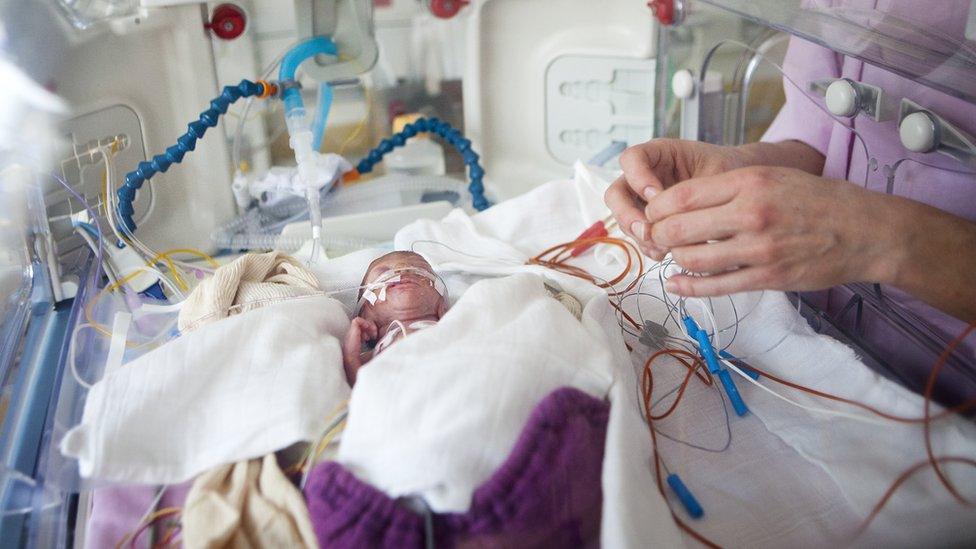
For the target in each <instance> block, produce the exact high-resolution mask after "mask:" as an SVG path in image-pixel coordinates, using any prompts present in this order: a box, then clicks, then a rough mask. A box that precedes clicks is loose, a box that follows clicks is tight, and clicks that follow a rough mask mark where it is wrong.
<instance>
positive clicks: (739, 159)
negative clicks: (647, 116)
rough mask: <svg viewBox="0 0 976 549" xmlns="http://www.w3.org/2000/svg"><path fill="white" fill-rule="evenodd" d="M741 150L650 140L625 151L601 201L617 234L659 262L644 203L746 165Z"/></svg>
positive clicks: (694, 143)
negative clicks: (670, 189)
mask: <svg viewBox="0 0 976 549" xmlns="http://www.w3.org/2000/svg"><path fill="white" fill-rule="evenodd" d="M746 156H747V155H745V154H744V153H743V151H742V150H741V149H738V148H734V147H719V146H717V145H711V144H708V143H702V142H699V141H685V140H681V139H654V140H651V141H648V142H647V143H643V144H641V145H636V146H633V147H630V148H628V149H627V150H625V151H624V152H623V154H621V155H620V167H621V168H622V169H623V171H624V174H623V175H622V176H620V178H618V179H617V180H616V181H615V182H614V183H613V184H612V185H610V188H608V189H607V192H606V194H605V195H604V200H605V201H606V203H607V206H608V207H609V208H610V211H611V212H612V213H613V216H614V217H615V218H616V219H617V222H618V223H619V224H620V227H621V230H622V231H623V232H624V233H625V234H627V235H629V236H630V237H632V238H633V239H634V240H636V241H637V244H638V245H639V246H640V247H641V249H642V250H643V251H644V253H646V254H647V255H649V256H651V257H653V258H654V259H657V260H660V259H662V258H663V257H664V250H663V249H662V248H660V247H659V246H655V245H654V243H653V242H651V241H650V225H649V224H648V223H647V219H645V218H644V207H645V206H646V205H647V202H648V201H650V200H651V199H652V198H653V197H654V196H656V195H657V194H658V193H660V192H661V191H663V190H664V189H666V188H668V187H670V186H672V185H674V184H676V183H679V182H681V181H684V180H686V179H691V178H694V177H703V176H709V175H716V174H720V173H723V172H726V171H729V170H733V169H736V168H741V167H743V166H745V165H746V162H747V160H746Z"/></svg>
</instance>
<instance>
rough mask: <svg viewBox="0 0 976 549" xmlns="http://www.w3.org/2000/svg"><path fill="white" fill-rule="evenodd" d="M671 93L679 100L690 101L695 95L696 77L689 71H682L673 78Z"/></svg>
mask: <svg viewBox="0 0 976 549" xmlns="http://www.w3.org/2000/svg"><path fill="white" fill-rule="evenodd" d="M671 91H672V92H674V95H675V97H677V98H678V99H688V98H689V97H691V96H692V95H694V93H695V75H693V74H692V73H691V71H690V70H688V69H681V70H680V71H678V72H676V73H674V76H672V77H671Z"/></svg>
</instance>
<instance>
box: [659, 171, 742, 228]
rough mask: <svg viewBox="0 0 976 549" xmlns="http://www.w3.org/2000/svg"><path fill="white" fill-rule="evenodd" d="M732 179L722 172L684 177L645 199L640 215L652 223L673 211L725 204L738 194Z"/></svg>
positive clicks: (676, 212) (679, 211)
mask: <svg viewBox="0 0 976 549" xmlns="http://www.w3.org/2000/svg"><path fill="white" fill-rule="evenodd" d="M735 181H736V180H735V179H734V178H730V177H729V176H727V175H725V174H720V175H712V176H708V177H699V178H694V179H686V180H684V181H682V182H681V183H678V184H677V185H674V186H672V187H669V188H668V189H667V190H665V191H663V192H661V193H660V194H658V195H657V196H655V197H654V199H653V200H651V201H649V202H648V203H647V207H646V208H644V216H645V217H646V219H647V221H648V222H649V223H652V224H653V223H657V222H658V221H660V220H662V219H664V218H666V217H668V216H672V215H675V214H679V213H684V212H690V211H692V210H700V209H702V208H708V207H712V206H720V205H722V204H726V203H728V202H730V201H731V200H732V199H733V198H735V196H736V194H738V186H737V185H736V184H735Z"/></svg>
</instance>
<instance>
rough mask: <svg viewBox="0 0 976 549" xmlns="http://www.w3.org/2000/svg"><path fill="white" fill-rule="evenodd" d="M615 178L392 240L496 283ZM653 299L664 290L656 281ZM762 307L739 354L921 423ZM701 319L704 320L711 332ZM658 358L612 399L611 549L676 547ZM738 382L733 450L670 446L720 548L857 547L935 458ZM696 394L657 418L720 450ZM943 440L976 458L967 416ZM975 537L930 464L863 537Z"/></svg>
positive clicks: (875, 429)
mask: <svg viewBox="0 0 976 549" xmlns="http://www.w3.org/2000/svg"><path fill="white" fill-rule="evenodd" d="M611 180H612V177H609V176H607V175H606V174H601V173H597V172H594V171H592V170H590V169H587V168H585V167H583V166H579V165H578V166H577V170H576V177H575V179H574V180H573V181H561V182H553V183H549V184H546V185H544V186H542V187H539V188H537V189H535V190H533V191H531V192H529V193H527V194H525V195H523V196H521V197H519V198H516V199H513V200H509V201H507V202H505V203H502V204H499V205H497V206H495V207H492V208H491V209H489V210H488V211H486V212H484V213H482V214H479V215H477V216H475V217H468V216H466V215H464V214H463V213H462V212H460V211H455V212H453V213H452V214H451V215H449V216H448V217H447V218H446V219H444V220H442V221H441V222H430V221H420V222H417V223H414V224H412V225H410V226H408V227H406V228H404V229H403V230H402V231H401V232H400V233H398V235H397V239H396V242H395V246H396V248H397V249H415V250H416V251H419V252H422V253H423V254H424V255H425V256H427V257H428V259H429V260H431V262H432V263H433V264H434V266H435V267H436V268H438V269H441V270H448V271H454V272H458V273H480V274H486V275H500V274H505V273H511V272H518V271H521V270H524V269H525V267H521V266H520V264H522V263H524V261H525V260H526V259H528V258H529V257H531V256H532V255H535V254H536V253H538V252H539V251H541V250H543V249H544V248H546V247H548V246H551V245H553V244H555V243H558V242H564V241H568V240H572V239H573V238H575V237H576V235H578V234H579V232H581V231H582V230H583V229H584V228H586V227H587V226H588V225H589V224H590V223H592V222H593V221H595V220H596V219H600V218H602V217H603V216H605V215H606V213H607V212H606V209H605V207H604V206H603V203H602V193H603V190H604V189H605V187H606V185H607V183H608V182H609V181H611ZM427 241H437V242H439V243H441V244H431V243H429V242H427ZM614 260H615V258H614V256H613V255H612V254H606V255H600V254H584V256H582V257H580V258H579V263H578V264H580V265H582V266H584V267H586V268H588V269H590V270H591V271H592V272H596V273H602V274H609V273H611V272H613V271H615V270H617V269H619V264H608V262H613V261H614ZM642 291H646V292H652V293H654V294H655V295H657V296H660V295H661V291H660V287H659V286H658V287H655V285H654V284H648V285H646V286H645V287H643V288H642ZM758 297H759V296H758V295H757V294H749V295H743V296H737V297H736V299H737V303H738V313H739V315H740V317H741V318H742V322H741V324H740V327H739V330H738V332H737V335H736V340H735V344H734V345H733V347H732V349H731V350H732V352H733V353H735V354H738V355H741V356H743V357H746V356H748V357H751V358H750V361H751V362H753V363H754V364H755V365H756V366H757V367H760V368H764V369H768V370H769V371H771V372H776V373H778V374H779V375H781V376H782V377H785V378H787V379H790V380H794V381H797V382H799V383H803V384H806V385H808V386H811V387H814V388H817V389H820V390H824V391H829V392H833V393H836V394H839V395H843V396H847V397H850V398H855V399H858V400H861V401H864V402H866V403H868V404H872V405H874V406H876V407H878V408H881V409H883V410H886V411H889V412H892V413H895V414H900V415H903V416H909V417H912V416H914V417H918V416H920V415H921V410H922V406H921V398H920V397H919V396H918V395H915V394H911V393H909V392H908V391H906V390H904V389H902V388H901V387H900V386H898V385H896V384H895V383H892V382H890V381H887V380H885V379H883V378H881V377H880V376H878V375H877V374H875V373H874V372H872V371H871V370H870V369H868V368H867V367H866V366H865V365H864V364H862V363H861V361H860V360H859V359H858V358H857V357H856V356H855V355H854V353H852V352H851V351H850V349H848V348H847V347H845V346H844V345H842V344H840V343H838V342H837V341H835V340H833V339H831V338H829V337H826V336H821V335H817V334H815V333H813V332H812V330H810V329H809V328H808V327H807V325H806V323H805V321H804V320H803V319H802V318H800V317H799V316H798V315H797V313H796V310H795V306H791V305H790V304H789V303H788V302H787V300H786V297H785V296H784V294H782V293H780V292H766V293H764V294H763V295H762V296H761V299H758ZM655 303H658V302H656V301H655V300H653V299H647V300H644V301H643V303H642V306H643V314H644V316H645V318H648V319H652V320H656V321H658V322H661V321H663V320H664V318H665V317H666V314H667V313H666V311H665V309H664V308H663V306H661V305H655ZM630 304H631V305H633V301H632V300H631V302H630ZM721 304H722V300H716V310H717V314H718V316H719V318H718V321H717V322H718V324H720V325H723V326H724V325H726V324H727V323H728V320H729V318H730V317H729V316H728V310H727V309H723V307H722V306H721ZM692 310H694V309H692ZM631 312H632V313H634V311H631ZM704 320H705V319H703V318H699V321H700V322H701V323H702V324H703V325H706V324H707V323H706V322H704ZM610 323H611V324H610V325H609V328H613V329H616V323H615V321H614V320H611V321H610ZM672 334H673V335H678V333H677V330H674V329H673V328H672ZM724 335H725V337H730V335H731V334H730V332H726V333H725V334H724ZM648 354H649V351H648V349H646V348H640V349H639V351H638V352H635V353H633V355H632V357H631V359H632V361H633V363H630V362H629V361H628V360H626V359H624V360H621V361H618V362H617V366H618V370H617V375H616V378H615V382H614V384H613V386H612V387H611V389H610V400H611V404H612V408H611V417H610V425H609V432H608V435H607V448H606V454H605V458H604V475H603V490H604V509H603V518H602V521H603V522H602V533H601V538H602V539H601V541H602V544H603V545H604V546H608V547H621V546H668V547H670V546H674V545H675V544H676V539H680V535H679V534H678V533H677V532H678V530H677V528H676V526H675V525H674V523H673V521H672V520H671V519H670V516H669V513H668V511H667V509H666V507H665V506H664V500H663V499H661V498H660V496H659V495H658V493H657V487H656V486H655V484H654V481H653V477H652V475H651V469H650V444H649V440H648V434H647V428H646V426H645V425H644V424H643V423H642V421H641V419H640V416H639V415H638V411H637V407H638V402H637V398H636V394H637V388H636V381H637V376H636V375H635V370H636V369H639V367H640V366H642V365H643V361H644V359H646V357H647V355H648ZM655 370H656V372H657V377H656V379H655V382H656V383H655V385H656V387H658V388H659V390H658V391H656V394H658V395H659V394H661V393H662V392H664V391H666V390H668V389H671V388H673V387H674V386H675V385H676V384H677V383H678V382H680V378H679V377H678V376H679V375H681V374H683V370H680V369H679V368H676V367H675V366H674V365H672V366H670V367H668V366H667V363H666V361H661V364H660V365H658V366H656V367H655ZM669 376H670V377H669ZM736 383H737V385H738V386H739V389H740V391H741V392H742V394H743V397H744V398H745V400H746V403H747V404H748V405H749V407H750V409H751V411H752V413H751V414H749V415H748V416H746V417H744V418H738V417H736V416H735V415H734V414H732V415H731V419H730V421H729V425H730V430H731V433H732V441H731V445H730V448H729V449H728V450H726V451H724V452H721V453H715V452H708V451H702V450H699V449H695V448H691V447H689V446H687V445H685V444H682V443H676V442H673V441H671V440H668V439H667V438H664V437H659V440H660V444H661V453H662V455H663V456H664V458H665V459H666V460H667V463H668V465H669V466H670V467H671V468H672V469H673V470H674V472H677V473H679V474H680V475H681V476H682V477H683V479H684V481H685V483H686V484H688V485H689V487H690V488H691V489H692V490H693V491H694V492H695V495H696V496H697V497H698V499H699V500H700V501H701V503H702V505H703V507H704V508H705V518H703V519H702V520H700V521H691V520H689V519H688V518H687V516H686V515H684V512H683V510H682V508H681V506H680V503H679V502H677V501H676V500H674V498H673V496H672V495H671V494H670V493H669V494H668V498H669V499H670V500H671V501H672V507H673V508H674V509H675V510H676V512H677V513H678V516H679V517H684V520H685V521H686V522H687V523H689V524H690V525H691V526H692V527H694V528H695V529H697V530H698V531H699V532H702V533H704V534H706V535H708V536H709V537H711V538H712V539H713V540H714V541H716V542H718V543H720V544H722V545H727V546H760V547H762V546H767V547H768V546H782V545H784V544H789V545H793V546H798V547H809V546H823V545H829V544H842V545H846V544H849V543H851V538H850V535H851V533H852V532H853V530H854V529H855V527H856V526H857V525H858V524H859V523H860V521H861V520H863V518H864V517H865V516H866V515H867V513H868V512H869V511H870V508H871V506H873V505H874V503H875V502H876V501H877V498H880V497H881V495H882V494H883V493H884V491H885V489H886V488H887V487H888V485H889V484H890V483H891V482H892V481H893V480H894V479H895V477H896V476H897V474H898V473H900V472H901V471H902V470H904V469H905V468H907V467H908V466H910V465H912V464H914V463H915V462H917V461H918V460H921V459H922V458H923V457H924V450H923V445H922V429H921V427H920V426H919V425H917V424H916V425H913V426H904V425H892V424H890V423H881V424H866V423H862V422H857V421H852V420H849V419H843V418H839V417H834V416H825V415H823V414H819V413H815V412H809V411H805V410H801V409H799V408H797V407H795V406H792V405H790V404H786V403H784V402H782V401H780V400H778V399H777V398H775V397H773V396H771V395H769V394H767V393H765V392H762V391H761V390H760V389H758V388H756V387H754V386H752V385H750V384H748V383H747V382H746V381H745V380H743V379H741V378H740V377H738V376H736ZM761 383H763V384H764V385H767V386H769V387H771V388H773V389H775V390H777V391H779V392H782V393H784V394H786V395H787V396H789V397H790V398H792V399H794V400H797V401H799V402H801V403H802V404H805V405H809V406H816V407H822V408H832V409H838V410H843V411H852V410H851V409H850V407H845V406H841V405H834V404H831V403H829V402H826V401H824V400H822V399H817V398H813V397H807V396H804V395H803V394H800V393H798V392H796V391H791V390H789V389H784V388H782V387H779V386H777V385H775V384H771V383H770V382H769V381H768V380H761ZM685 399H686V400H685V401H684V402H683V404H682V405H681V408H680V410H679V413H676V414H675V416H673V417H672V418H669V419H668V420H667V421H664V422H661V428H662V430H665V432H666V433H668V434H670V435H672V436H674V437H676V438H679V439H681V440H683V441H684V442H691V443H693V444H698V445H699V446H704V447H709V448H716V447H718V448H720V447H721V446H722V444H721V443H722V442H723V437H725V436H726V426H725V421H724V414H723V410H722V404H721V402H722V401H721V399H720V397H719V396H718V394H717V393H716V392H715V391H714V390H712V389H705V388H703V387H701V386H700V384H698V383H697V382H695V383H692V384H691V385H690V386H689V389H688V394H687V395H686V396H685ZM666 406H667V401H665V406H664V407H665V408H666ZM662 409H663V408H662ZM658 411H660V410H658ZM853 412H856V413H858V411H857V410H853ZM859 413H862V414H863V412H859ZM471 436H472V437H476V436H477V435H476V434H474V433H472V434H471ZM934 439H935V448H936V452H937V454H940V455H945V454H957V455H964V456H973V455H974V454H976V429H974V426H973V424H972V423H969V422H966V421H964V420H960V419H958V418H956V419H952V420H949V421H943V422H940V423H939V424H938V425H937V426H936V427H935V428H934ZM467 440H468V441H470V442H472V443H473V441H474V440H476V439H474V438H470V439H467ZM946 470H947V471H948V472H949V474H950V476H951V478H953V479H954V480H955V481H956V483H957V485H958V486H959V487H960V489H962V490H963V492H964V493H965V494H966V495H968V496H969V497H971V498H974V497H976V475H974V472H973V471H972V470H971V469H967V468H963V467H958V466H954V465H949V466H946ZM974 530H976V511H974V509H973V508H966V507H962V506H959V505H958V504H956V503H955V502H954V501H953V500H952V498H951V496H949V495H948V494H947V493H946V492H945V490H944V489H943V488H941V486H940V485H939V484H938V483H937V481H936V480H935V475H934V474H933V473H932V472H931V470H926V471H923V472H919V473H918V474H916V475H915V476H914V477H913V478H912V479H911V480H909V481H908V482H906V483H905V484H904V485H903V486H902V487H901V489H900V490H899V492H898V493H897V494H896V495H895V496H894V497H893V498H892V500H891V501H890V502H889V503H888V506H887V507H886V508H885V510H884V512H883V513H882V514H881V516H880V517H879V518H878V520H877V521H876V522H875V525H874V527H873V528H872V529H871V530H870V531H869V532H868V533H867V534H866V535H864V536H862V537H860V538H858V539H857V540H856V542H855V543H856V544H861V545H871V544H878V543H893V544H895V545H919V544H926V543H933V542H938V543H943V544H951V543H960V542H964V541H969V542H971V541H972V540H973V539H974V538H976V531H974ZM686 541H690V538H687V537H686ZM677 543H680V542H677ZM692 543H693V544H694V542H692Z"/></svg>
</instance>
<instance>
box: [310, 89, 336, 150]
mask: <svg viewBox="0 0 976 549" xmlns="http://www.w3.org/2000/svg"><path fill="white" fill-rule="evenodd" d="M331 108H332V86H330V85H328V84H326V83H325V82H322V83H321V84H319V103H318V105H317V106H316V111H315V121H313V122H312V148H313V149H314V150H316V151H320V150H322V138H323V137H324V136H325V123H326V122H327V121H328V120H329V109H331Z"/></svg>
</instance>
